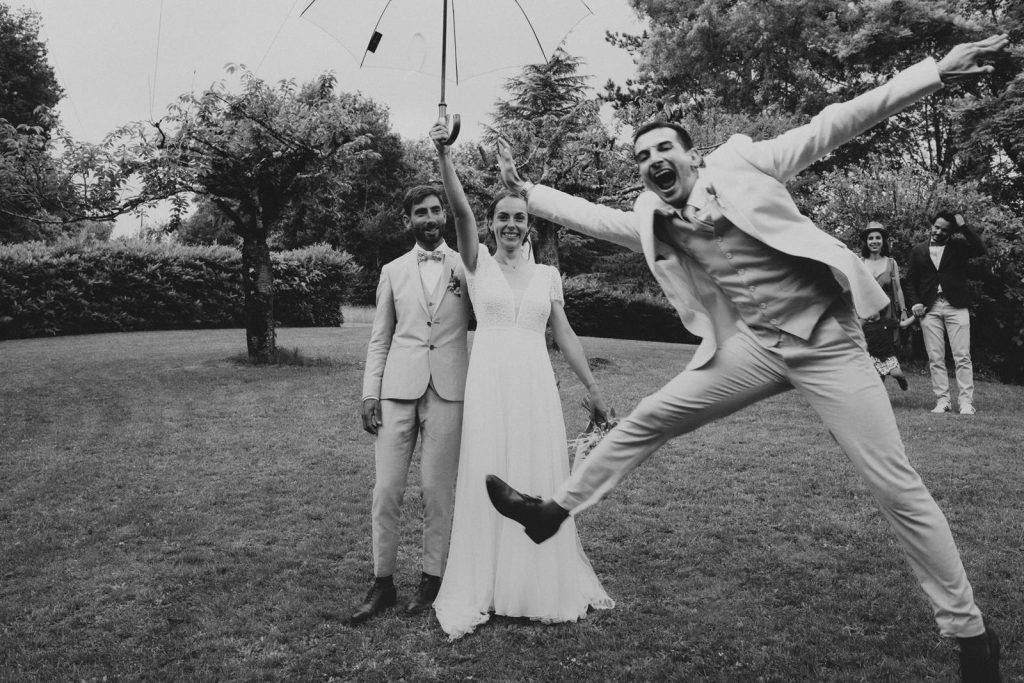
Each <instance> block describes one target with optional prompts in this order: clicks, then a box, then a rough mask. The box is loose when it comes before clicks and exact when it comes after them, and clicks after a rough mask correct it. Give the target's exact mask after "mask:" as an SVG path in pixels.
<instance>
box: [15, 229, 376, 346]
mask: <svg viewBox="0 0 1024 683" xmlns="http://www.w3.org/2000/svg"><path fill="white" fill-rule="evenodd" d="M271 260H272V262H273V269H274V285H275V299H274V315H275V318H276V320H277V322H278V324H281V325H296V326H298V325H309V326H329V325H338V324H341V322H342V318H341V304H342V303H343V302H345V301H346V300H347V299H346V296H347V294H348V288H349V287H350V285H351V284H352V283H353V282H355V281H357V280H358V279H359V277H360V275H361V268H360V267H359V266H358V265H356V263H355V262H354V261H353V259H352V257H351V256H349V255H348V254H346V253H344V252H337V251H334V250H333V249H331V248H330V247H329V246H323V245H318V246H314V247H309V248H306V249H299V250H295V251H288V252H273V253H271ZM241 266H242V255H241V252H240V251H239V250H238V249H235V248H232V247H222V246H203V247H193V246H182V245H176V244H160V243H151V242H142V241H115V242H80V241H68V242H64V243H58V244H56V245H47V244H44V243H41V242H26V243H21V244H11V245H0V339H11V338H19V337H38V336H48V335H61V334H82V333H93V332H123V331H133V330H173V329H193V328H211V327H241V326H242V308H243V300H244V294H243V289H242V279H241V271H242V267H241Z"/></svg>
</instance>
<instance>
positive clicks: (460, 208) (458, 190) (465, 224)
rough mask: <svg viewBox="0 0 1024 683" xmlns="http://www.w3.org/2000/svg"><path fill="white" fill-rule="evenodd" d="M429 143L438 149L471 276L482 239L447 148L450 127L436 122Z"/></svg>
mask: <svg viewBox="0 0 1024 683" xmlns="http://www.w3.org/2000/svg"><path fill="white" fill-rule="evenodd" d="M430 139H431V140H433V141H434V147H436V148H437V162H438V164H439V165H440V167H441V183H442V184H443V185H444V194H445V196H446V197H448V206H449V207H451V210H452V216H453V217H454V218H455V234H456V236H457V238H458V245H459V256H460V257H461V258H462V264H463V265H464V266H465V267H466V270H467V271H469V272H471V273H472V272H475V271H476V256H477V252H478V251H479V249H480V236H479V234H478V233H477V229H476V218H475V217H474V216H473V209H472V207H470V205H469V200H467V199H466V192H465V191H464V190H463V189H462V182H461V181H460V180H459V176H458V175H456V173H455V165H454V164H453V163H452V157H451V153H450V152H451V148H450V147H449V146H448V145H446V144H444V141H445V140H447V139H448V126H447V125H446V124H444V123H442V122H440V121H439V122H437V123H435V124H434V127H433V128H431V129H430Z"/></svg>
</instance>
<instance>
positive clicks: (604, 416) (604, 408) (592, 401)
mask: <svg viewBox="0 0 1024 683" xmlns="http://www.w3.org/2000/svg"><path fill="white" fill-rule="evenodd" d="M588 392H589V393H588V395H587V401H586V407H587V409H588V410H589V411H590V419H591V421H593V422H595V423H597V424H600V425H607V424H608V422H609V416H610V414H611V411H610V410H609V409H608V405H607V404H606V403H605V400H604V395H603V394H602V393H601V390H600V389H599V388H598V387H597V385H594V386H592V387H591V388H590V389H589V390H588Z"/></svg>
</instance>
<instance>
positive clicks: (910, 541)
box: [554, 302, 985, 637]
mask: <svg viewBox="0 0 1024 683" xmlns="http://www.w3.org/2000/svg"><path fill="white" fill-rule="evenodd" d="M792 388H795V389H796V390H797V391H799V392H800V393H801V394H802V395H803V396H804V397H805V398H806V399H807V400H808V402H809V403H810V405H811V406H812V408H813V409H814V410H815V411H816V412H817V413H818V415H819V416H820V417H821V419H822V420H823V421H824V423H825V426H826V427H827V428H828V429H829V431H830V432H831V434H832V436H833V437H834V438H835V440H836V441H837V442H838V444H839V446H840V447H841V448H842V449H843V451H845V453H846V455H847V456H848V458H849V459H850V461H851V462H852V463H853V466H854V467H855V468H856V469H857V471H858V472H859V473H860V475H861V477H862V478H863V479H864V482H865V483H866V484H867V486H868V488H869V490H870V491H871V493H872V495H873V496H874V498H875V500H876V501H877V503H878V506H879V508H880V509H881V512H882V514H883V515H884V516H885V518H886V519H887V520H888V521H889V524H890V525H891V526H892V528H893V530H894V531H895V533H896V536H897V538H898V539H899V541H900V543H901V544H902V546H903V548H904V550H905V552H906V555H907V558H908V559H909V562H910V565H911V567H912V568H913V571H914V573H915V574H916V577H917V579H918V581H919V582H920V584H921V586H922V588H924V591H925V593H926V594H927V596H928V598H929V600H930V601H931V604H932V608H933V612H934V615H935V619H936V621H937V622H938V624H939V629H940V631H941V632H942V634H943V635H946V636H959V637H967V636H975V635H979V634H981V633H983V632H984V628H985V627H984V624H983V622H982V618H981V612H980V610H979V609H978V607H977V606H976V605H975V603H974V597H973V592H972V590H971V585H970V583H969V582H968V581H967V576H966V573H965V572H964V568H963V564H962V563H961V561H960V555H959V553H958V551H957V548H956V545H955V543H954V541H953V536H952V533H951V532H950V529H949V525H948V523H947V522H946V518H945V517H944V516H943V514H942V511H941V510H940V509H939V507H938V505H937V504H936V503H935V501H934V499H933V498H932V496H931V494H930V493H929V492H928V490H927V489H926V488H925V486H924V484H923V483H922V481H921V478H920V476H918V474H917V472H916V471H915V470H914V468H913V467H912V466H911V465H910V462H909V461H908V460H907V457H906V454H905V452H904V449H903V442H902V441H901V439H900V435H899V431H898V429H897V425H896V418H895V416H894V415H893V411H892V406H891V404H890V402H889V395H888V393H887V392H886V390H885V387H884V385H883V384H882V380H881V379H880V378H879V377H878V373H876V372H875V370H874V368H873V367H872V364H871V359H870V357H869V356H868V354H867V351H866V349H865V347H864V337H863V333H862V331H861V328H860V325H859V324H858V322H857V319H856V317H855V316H854V314H853V312H852V310H851V309H850V308H849V306H848V305H847V304H846V303H845V302H841V303H838V304H836V305H835V306H833V307H832V309H830V310H829V311H828V312H826V313H825V315H824V316H822V318H821V320H819V322H818V324H817V326H816V327H815V328H814V331H813V333H812V335H811V337H810V339H809V340H807V341H804V340H802V339H799V338H796V337H793V336H791V335H789V334H787V333H785V332H780V333H779V338H778V343H776V344H775V345H774V346H772V347H770V348H766V347H765V346H764V345H762V344H760V343H759V342H758V341H757V339H756V338H755V337H754V336H753V335H752V333H750V332H748V331H745V330H744V331H740V332H738V333H737V334H735V335H733V336H732V337H730V338H729V339H727V340H726V341H725V343H724V344H723V345H722V346H721V347H720V348H719V349H718V351H717V353H716V354H715V356H714V357H713V358H712V359H711V360H710V361H709V362H708V363H707V364H706V365H704V366H702V367H700V368H696V369H689V370H685V371H684V372H682V373H681V374H680V375H678V376H677V377H676V378H675V379H673V380H672V381H670V382H669V383H668V384H667V385H665V386H664V387H663V388H662V389H661V390H659V391H658V392H656V393H654V394H653V395H651V396H648V397H647V398H645V399H644V400H643V401H641V402H640V404H639V405H638V406H637V407H636V409H635V410H634V411H633V412H632V413H631V414H630V415H629V416H628V417H626V418H624V419H623V420H622V421H621V422H620V423H619V424H618V426H617V427H616V428H615V429H613V430H612V431H611V432H609V433H608V434H607V435H606V436H605V438H604V439H603V440H602V441H601V443H600V444H598V445H597V447H595V448H594V450H593V451H592V452H591V453H590V455H589V456H588V457H587V459H586V460H584V461H583V463H582V464H581V466H580V467H579V468H578V469H576V470H575V471H574V472H573V474H572V476H571V477H570V478H569V479H568V480H567V481H566V482H565V484H563V486H562V488H561V489H560V490H559V491H558V492H557V493H556V495H555V496H554V499H555V502H557V503H558V504H559V505H561V506H562V507H564V508H566V509H567V510H569V511H570V512H571V513H572V514H573V515H575V514H578V513H579V512H581V511H582V510H584V509H586V508H587V507H589V506H591V505H593V504H594V503H596V502H597V501H598V500H600V499H601V498H603V497H604V496H605V495H607V494H608V493H609V492H610V491H611V490H612V489H613V488H614V487H615V486H616V485H617V484H618V483H619V482H620V481H621V480H622V479H623V477H625V476H626V475H627V474H628V473H629V472H631V471H632V470H633V469H634V468H636V467H637V466H638V465H639V464H640V463H642V462H643V461H644V460H645V459H646V458H647V457H648V456H649V455H651V453H653V452H654V451H655V450H656V449H657V448H659V447H660V446H661V445H662V444H664V443H665V442H666V441H668V440H669V439H671V438H673V437H675V436H679V435H681V434H685V433H687V432H690V431H692V430H694V429H697V428H698V427H700V426H702V425H705V424H707V423H709V422H712V421H714V420H717V419H719V418H721V417H725V416H726V415H729V414H731V413H733V412H736V411H737V410H739V409H741V408H743V407H745V406H749V405H751V404H753V403H755V402H757V401H759V400H761V399H764V398H767V397H769V396H772V395H775V394H778V393H781V392H783V391H786V390H788V389H792Z"/></svg>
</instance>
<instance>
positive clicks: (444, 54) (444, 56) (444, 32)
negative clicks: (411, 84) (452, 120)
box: [440, 0, 448, 119]
mask: <svg viewBox="0 0 1024 683" xmlns="http://www.w3.org/2000/svg"><path fill="white" fill-rule="evenodd" d="M442 14H443V16H444V19H442V22H441V105H440V106H441V114H440V116H441V118H442V119H443V118H444V109H445V106H444V79H445V66H446V65H447V63H448V0H444V12H443V13H442Z"/></svg>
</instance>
